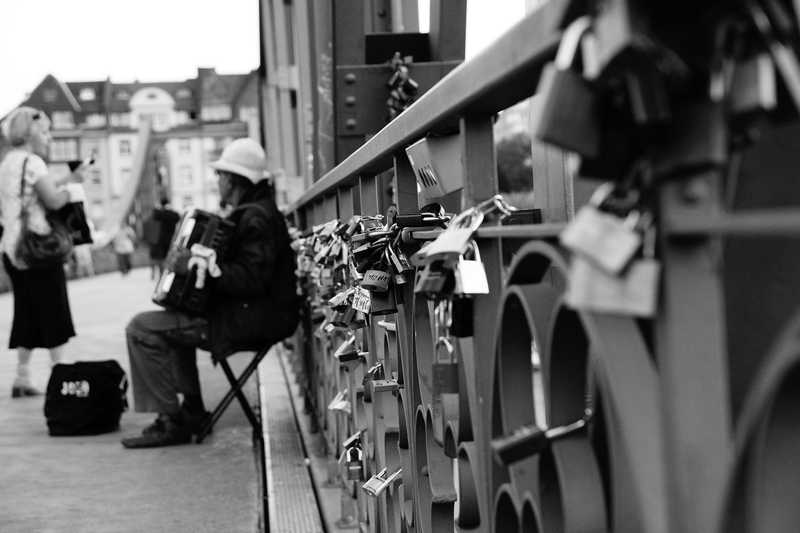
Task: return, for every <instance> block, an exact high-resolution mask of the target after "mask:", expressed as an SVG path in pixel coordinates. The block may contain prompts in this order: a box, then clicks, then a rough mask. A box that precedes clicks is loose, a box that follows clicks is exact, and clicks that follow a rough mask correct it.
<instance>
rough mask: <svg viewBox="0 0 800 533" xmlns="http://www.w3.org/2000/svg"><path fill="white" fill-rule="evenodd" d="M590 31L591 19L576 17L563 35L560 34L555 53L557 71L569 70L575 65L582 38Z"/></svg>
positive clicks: (586, 16)
mask: <svg viewBox="0 0 800 533" xmlns="http://www.w3.org/2000/svg"><path fill="white" fill-rule="evenodd" d="M591 29H592V18H591V17H590V16H588V15H584V16H582V17H578V18H576V19H575V20H573V21H572V22H570V24H569V26H567V29H565V30H564V33H562V34H561V42H560V43H559V45H558V52H556V60H555V65H556V68H557V69H559V70H569V69H570V68H572V65H573V64H574V63H575V57H576V56H577V55H578V51H579V50H580V45H581V41H582V40H583V36H584V35H585V34H586V33H587V32H588V31H589V30H591Z"/></svg>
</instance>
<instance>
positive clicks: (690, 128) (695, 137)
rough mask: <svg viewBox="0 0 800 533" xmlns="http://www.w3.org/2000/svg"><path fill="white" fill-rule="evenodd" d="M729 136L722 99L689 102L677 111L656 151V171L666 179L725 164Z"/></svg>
mask: <svg viewBox="0 0 800 533" xmlns="http://www.w3.org/2000/svg"><path fill="white" fill-rule="evenodd" d="M728 140H729V136H728V125H727V121H726V118H725V108H724V104H723V103H722V102H721V101H717V102H715V101H711V100H703V101H699V102H694V103H690V104H686V105H684V106H683V107H682V108H680V110H679V111H678V112H677V113H676V116H675V120H674V121H673V122H672V126H671V127H670V128H669V129H668V132H667V133H666V134H665V137H664V142H663V143H661V144H660V145H659V147H658V149H657V150H656V151H655V152H654V157H653V175H654V176H655V177H657V178H660V179H664V178H670V177H673V176H676V175H686V174H691V173H696V172H701V171H704V170H709V169H713V168H721V167H723V166H724V165H725V164H726V163H727V162H728V157H729V146H728Z"/></svg>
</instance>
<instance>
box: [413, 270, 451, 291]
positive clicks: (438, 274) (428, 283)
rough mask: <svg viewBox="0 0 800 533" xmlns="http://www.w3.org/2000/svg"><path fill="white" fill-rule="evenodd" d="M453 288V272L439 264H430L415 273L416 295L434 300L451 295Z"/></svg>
mask: <svg viewBox="0 0 800 533" xmlns="http://www.w3.org/2000/svg"><path fill="white" fill-rule="evenodd" d="M454 288H455V278H454V275H453V271H452V270H451V269H449V268H445V267H444V266H443V264H442V263H441V262H435V263H430V264H428V265H426V266H425V267H424V268H423V269H422V270H421V271H419V272H417V281H416V284H415V285H414V292H415V293H416V294H424V295H426V296H428V297H429V298H436V297H441V296H446V295H449V294H451V293H452V291H453V289H454Z"/></svg>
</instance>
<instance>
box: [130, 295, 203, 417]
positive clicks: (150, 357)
mask: <svg viewBox="0 0 800 533" xmlns="http://www.w3.org/2000/svg"><path fill="white" fill-rule="evenodd" d="M125 337H126V338H127V341H128V357H129V358H130V364H131V383H132V384H133V403H134V408H135V410H136V411H138V412H155V413H165V414H174V413H177V412H178V411H179V410H180V402H179V400H178V394H179V393H180V394H183V395H191V394H196V395H199V394H200V380H199V379H198V376H197V353H196V348H198V347H203V346H205V345H206V344H207V342H208V321H207V320H206V319H204V318H198V317H190V316H188V315H185V314H183V313H180V312H177V311H169V310H164V311H145V312H143V313H139V314H138V315H136V316H135V317H133V319H132V320H131V321H130V323H129V324H128V326H127V327H126V328H125Z"/></svg>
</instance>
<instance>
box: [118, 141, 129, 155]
mask: <svg viewBox="0 0 800 533" xmlns="http://www.w3.org/2000/svg"><path fill="white" fill-rule="evenodd" d="M119 155H121V156H128V155H131V141H130V140H129V139H120V141H119Z"/></svg>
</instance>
